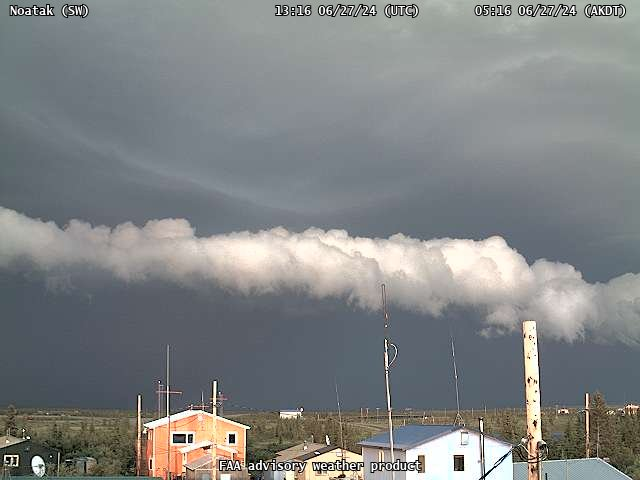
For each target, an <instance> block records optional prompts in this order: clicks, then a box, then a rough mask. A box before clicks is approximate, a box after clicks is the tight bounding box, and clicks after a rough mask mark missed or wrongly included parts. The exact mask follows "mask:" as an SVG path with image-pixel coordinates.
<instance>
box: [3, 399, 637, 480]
mask: <svg viewBox="0 0 640 480" xmlns="http://www.w3.org/2000/svg"><path fill="white" fill-rule="evenodd" d="M43 412H46V411H45V410H43V409H29V410H28V411H22V410H21V411H20V412H19V414H18V412H17V410H16V409H15V408H14V407H11V406H10V407H9V409H8V410H7V413H6V415H5V432H6V431H7V429H9V430H11V431H12V432H13V433H14V434H16V435H18V434H19V433H20V432H22V428H25V430H26V432H27V434H28V435H30V436H31V437H32V438H33V439H34V440H36V441H38V442H41V443H43V444H45V445H47V446H50V447H53V448H56V449H58V450H60V452H61V454H62V459H63V460H64V459H71V458H74V457H77V456H90V457H94V458H96V460H97V461H98V466H97V467H96V468H95V469H94V470H93V471H92V472H91V473H92V474H93V475H133V474H134V473H135V450H134V443H135V423H134V419H133V412H126V411H115V410H114V411H110V412H105V411H104V410H102V411H87V410H71V409H64V410H63V409H56V410H55V413H54V411H53V410H48V412H49V415H46V413H43ZM465 413H467V414H468V412H465ZM43 414H44V415H45V416H43ZM477 414H478V415H483V414H484V411H483V412H480V411H478V412H477ZM450 415H451V412H450V411H449V416H448V417H447V421H448V422H449V423H451V422H452V421H453V418H452V417H451V416H450ZM420 417H422V416H419V417H413V418H397V419H394V424H395V425H396V426H399V425H403V424H409V423H431V421H433V418H432V417H431V416H426V418H420ZM233 418H234V419H235V420H237V421H240V422H242V423H245V424H247V425H249V426H251V430H250V431H249V435H248V438H247V441H248V452H247V461H250V462H256V461H259V460H268V459H271V458H273V457H274V456H275V453H276V452H277V451H279V450H282V449H284V448H287V447H290V446H292V445H295V444H297V443H300V442H303V441H305V440H306V441H309V442H311V441H312V442H317V443H324V442H325V439H326V437H328V438H329V441H330V442H331V443H332V444H334V445H341V444H343V445H344V446H345V447H346V448H347V449H349V450H351V451H354V452H358V453H359V452H360V451H361V449H360V447H359V446H358V445H357V443H358V442H359V441H361V440H363V439H364V438H367V437H369V436H371V435H375V434H376V433H378V432H380V431H382V430H384V429H385V428H386V418H384V415H382V414H381V415H380V418H378V419H373V418H372V417H371V416H370V417H369V418H368V419H363V418H362V417H361V416H360V415H359V414H351V413H348V414H346V415H344V416H343V421H342V426H341V424H340V422H339V419H338V415H337V414H336V413H327V412H324V413H311V412H309V413H307V412H305V415H304V417H303V418H300V419H281V418H279V416H278V414H277V413H264V412H263V413H251V414H242V415H233ZM374 420H375V421H374ZM438 420H440V419H438ZM465 420H466V421H467V425H468V426H469V427H471V428H473V427H475V423H476V420H475V419H473V418H465ZM440 421H441V420H440ZM542 428H543V438H544V439H545V441H546V442H547V444H548V446H549V459H564V458H583V457H584V456H585V447H586V445H585V415H584V412H580V411H576V412H575V413H573V414H569V415H557V414H556V412H555V410H550V409H549V410H545V411H544V413H543V417H542ZM485 429H486V432H487V433H488V434H491V435H494V436H497V437H500V438H502V439H504V440H506V441H508V442H511V443H513V444H516V443H519V442H520V440H521V439H522V437H524V436H525V434H526V425H525V418H524V414H523V412H522V411H520V410H518V409H502V410H500V409H491V410H488V411H487V414H486V417H485ZM589 446H590V455H591V456H592V457H595V456H599V457H600V458H607V459H608V460H609V462H610V463H611V464H612V465H614V466H615V467H616V468H618V469H620V470H621V471H623V472H625V473H626V474H627V475H629V476H631V477H632V478H634V479H636V480H640V415H621V414H619V413H618V412H617V411H616V410H615V409H612V408H611V407H609V406H607V404H606V401H605V398H604V396H603V395H602V394H600V393H596V394H595V395H593V397H592V400H591V406H590V445H589ZM517 460H518V458H517V456H516V458H514V461H517ZM72 473H73V471H72V469H71V468H65V467H64V466H63V467H62V469H61V474H72Z"/></svg>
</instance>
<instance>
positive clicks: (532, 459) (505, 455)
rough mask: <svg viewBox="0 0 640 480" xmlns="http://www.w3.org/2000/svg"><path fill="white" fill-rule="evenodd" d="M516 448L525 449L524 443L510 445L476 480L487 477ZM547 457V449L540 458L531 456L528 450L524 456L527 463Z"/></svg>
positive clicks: (482, 479)
mask: <svg viewBox="0 0 640 480" xmlns="http://www.w3.org/2000/svg"><path fill="white" fill-rule="evenodd" d="M517 448H520V449H525V448H524V445H515V446H513V447H511V449H510V450H509V451H508V452H507V453H505V454H504V455H503V456H501V457H500V458H499V459H498V460H497V461H496V463H494V464H493V467H491V468H490V469H489V470H488V471H487V472H486V473H485V474H484V475H482V476H481V477H480V478H479V479H478V480H484V479H485V478H487V477H488V476H489V474H490V473H491V472H493V471H494V470H495V469H496V468H498V467H499V466H500V464H501V463H502V462H504V461H505V460H506V459H507V457H508V456H509V455H510V454H511V453H513V451H514V450H516V449H517ZM525 451H526V449H525ZM547 457H548V451H545V452H544V453H543V455H542V456H541V457H540V458H535V457H532V456H531V455H529V452H527V457H526V458H527V464H532V463H538V462H542V461H544V460H546V459H547Z"/></svg>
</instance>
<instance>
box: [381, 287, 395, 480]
mask: <svg viewBox="0 0 640 480" xmlns="http://www.w3.org/2000/svg"><path fill="white" fill-rule="evenodd" d="M382 314H383V316H384V381H385V386H386V389H387V418H388V420H389V447H390V451H391V463H393V461H394V458H393V457H394V453H393V416H392V410H391V389H390V387H389V367H391V365H392V364H393V362H395V360H396V358H398V347H396V346H395V345H394V344H393V343H391V342H390V341H389V314H388V313H387V291H386V288H385V285H384V283H383V284H382ZM389 347H393V350H394V355H393V358H392V359H391V361H389ZM395 478H396V477H395V473H394V471H393V470H391V480H395Z"/></svg>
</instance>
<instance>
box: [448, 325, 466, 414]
mask: <svg viewBox="0 0 640 480" xmlns="http://www.w3.org/2000/svg"><path fill="white" fill-rule="evenodd" d="M449 336H450V337H451V356H452V357H453V380H454V382H455V386H456V408H457V410H456V419H455V420H454V422H453V424H454V425H462V426H464V420H463V419H462V415H460V393H459V390H458V367H457V366H456V347H455V346H454V344H453V333H451V330H449Z"/></svg>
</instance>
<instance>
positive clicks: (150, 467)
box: [149, 458, 153, 470]
mask: <svg viewBox="0 0 640 480" xmlns="http://www.w3.org/2000/svg"><path fill="white" fill-rule="evenodd" d="M149 470H153V458H150V459H149Z"/></svg>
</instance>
